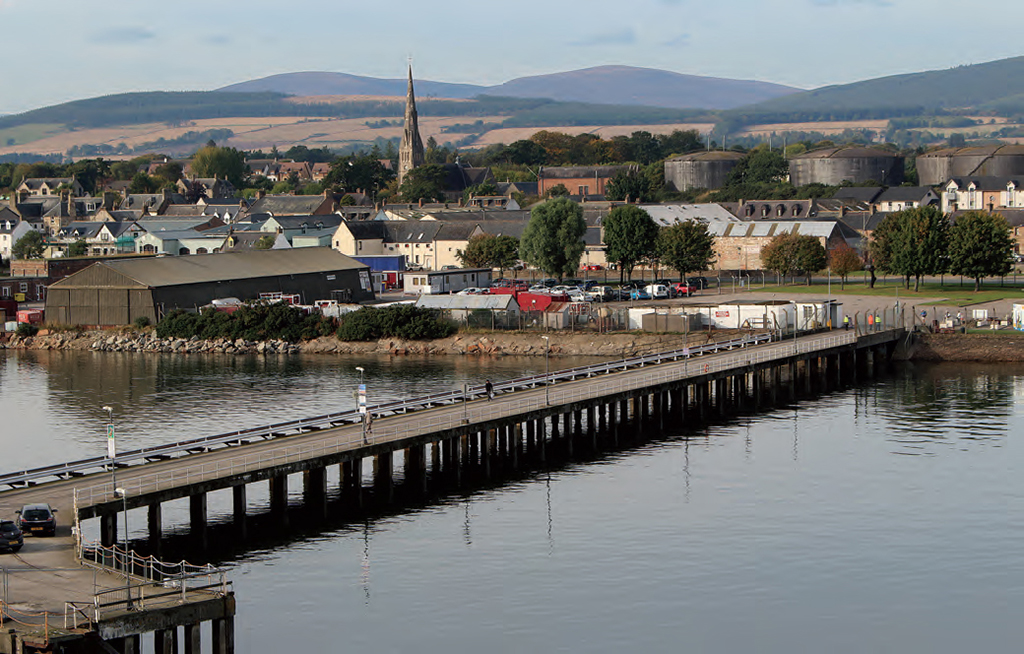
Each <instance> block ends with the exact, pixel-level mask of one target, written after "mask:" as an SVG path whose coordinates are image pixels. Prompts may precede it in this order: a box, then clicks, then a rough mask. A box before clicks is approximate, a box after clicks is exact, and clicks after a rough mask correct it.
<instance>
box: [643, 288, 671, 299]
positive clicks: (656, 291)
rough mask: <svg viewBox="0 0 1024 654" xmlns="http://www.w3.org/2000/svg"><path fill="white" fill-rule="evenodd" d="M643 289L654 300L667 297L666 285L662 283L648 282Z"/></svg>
mask: <svg viewBox="0 0 1024 654" xmlns="http://www.w3.org/2000/svg"><path fill="white" fill-rule="evenodd" d="M644 291H645V292H646V293H647V294H648V295H650V296H651V297H652V298H654V299H655V300H667V299H668V286H665V285H664V284H649V285H648V286H647V287H646V288H644Z"/></svg>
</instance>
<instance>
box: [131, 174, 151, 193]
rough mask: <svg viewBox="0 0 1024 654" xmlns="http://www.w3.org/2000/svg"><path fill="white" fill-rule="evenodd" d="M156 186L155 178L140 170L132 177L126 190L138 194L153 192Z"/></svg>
mask: <svg viewBox="0 0 1024 654" xmlns="http://www.w3.org/2000/svg"><path fill="white" fill-rule="evenodd" d="M157 188H158V185H157V182H156V180H154V179H153V178H152V177H150V176H149V175H147V174H146V173H144V172H142V171H141V170H140V171H139V172H137V173H135V176H134V177H132V183H131V184H129V185H128V192H129V193H139V194H145V193H154V192H156V190H157Z"/></svg>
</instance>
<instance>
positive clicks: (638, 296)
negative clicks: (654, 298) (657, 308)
mask: <svg viewBox="0 0 1024 654" xmlns="http://www.w3.org/2000/svg"><path fill="white" fill-rule="evenodd" d="M629 299H630V300H650V299H651V294H650V293H648V292H647V291H645V290H644V289H642V288H634V289H633V290H632V291H630V292H629Z"/></svg>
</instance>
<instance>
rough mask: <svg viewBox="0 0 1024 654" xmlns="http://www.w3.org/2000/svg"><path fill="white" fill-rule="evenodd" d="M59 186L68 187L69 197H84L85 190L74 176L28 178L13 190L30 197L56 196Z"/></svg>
mask: <svg viewBox="0 0 1024 654" xmlns="http://www.w3.org/2000/svg"><path fill="white" fill-rule="evenodd" d="M61 186H68V187H70V191H71V195H72V196H74V197H78V196H80V195H85V189H84V188H82V185H81V184H79V183H78V180H76V179H75V177H74V175H72V176H71V177H30V178H28V179H22V180H21V184H18V187H17V188H16V189H14V190H15V192H16V193H27V194H28V195H30V196H42V195H57V194H58V191H57V189H58V188H60V187H61Z"/></svg>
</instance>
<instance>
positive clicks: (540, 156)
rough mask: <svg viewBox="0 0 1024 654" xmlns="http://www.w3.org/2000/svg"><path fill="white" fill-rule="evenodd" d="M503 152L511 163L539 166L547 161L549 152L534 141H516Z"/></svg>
mask: <svg viewBox="0 0 1024 654" xmlns="http://www.w3.org/2000/svg"><path fill="white" fill-rule="evenodd" d="M503 154H504V155H505V159H506V160H507V161H508V162H509V163H510V164H519V165H523V166H539V165H541V164H544V163H546V162H547V158H548V152H547V150H545V149H544V146H543V145H541V144H539V143H535V142H533V141H514V142H513V143H512V144H510V145H509V146H508V147H507V148H505V150H504V152H503Z"/></svg>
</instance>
